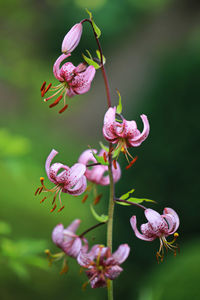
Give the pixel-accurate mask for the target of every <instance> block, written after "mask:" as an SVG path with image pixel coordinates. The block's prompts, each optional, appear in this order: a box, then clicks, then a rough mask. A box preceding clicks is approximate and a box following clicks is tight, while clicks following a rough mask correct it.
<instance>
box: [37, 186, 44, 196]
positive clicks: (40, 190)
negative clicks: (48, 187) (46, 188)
mask: <svg viewBox="0 0 200 300" xmlns="http://www.w3.org/2000/svg"><path fill="white" fill-rule="evenodd" d="M42 190H43V186H42V187H41V188H40V189H39V192H38V194H39V195H40V194H41V192H42Z"/></svg>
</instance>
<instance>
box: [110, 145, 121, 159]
mask: <svg viewBox="0 0 200 300" xmlns="http://www.w3.org/2000/svg"><path fill="white" fill-rule="evenodd" d="M120 152H121V147H118V148H116V149H115V150H114V152H112V157H113V158H116V157H118V156H119V154H120Z"/></svg>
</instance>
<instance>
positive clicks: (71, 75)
mask: <svg viewBox="0 0 200 300" xmlns="http://www.w3.org/2000/svg"><path fill="white" fill-rule="evenodd" d="M70 55H71V54H70V53H69V54H67V55H65V54H62V55H60V56H59V57H58V59H57V60H56V62H55V64H54V67H53V73H54V76H55V78H56V79H58V80H59V81H60V84H59V85H57V86H53V87H51V84H49V85H48V86H47V88H46V87H45V85H46V82H44V83H43V85H42V87H41V95H42V97H43V96H44V95H45V94H46V93H47V92H48V90H49V89H50V88H51V89H52V90H53V91H54V94H53V95H51V96H50V97H48V98H45V99H44V101H45V102H46V101H48V100H50V99H52V98H53V97H55V96H57V95H60V96H59V97H58V98H57V99H56V100H55V101H54V102H53V103H52V104H50V106H49V107H54V106H56V105H57V104H58V103H59V102H60V100H61V99H62V98H63V95H64V107H63V108H62V109H61V110H60V111H59V113H62V112H63V111H64V110H65V109H66V108H67V107H68V105H67V104H66V96H68V97H73V96H75V95H80V94H84V93H86V92H88V91H89V89H90V86H91V82H92V80H93V78H94V75H95V72H96V70H95V68H94V67H93V66H89V67H86V65H85V64H84V63H81V64H79V65H78V66H77V67H75V66H74V65H73V64H72V63H71V62H67V63H65V64H63V65H62V67H60V64H61V63H62V62H63V60H65V59H66V58H67V57H69V56H70Z"/></svg>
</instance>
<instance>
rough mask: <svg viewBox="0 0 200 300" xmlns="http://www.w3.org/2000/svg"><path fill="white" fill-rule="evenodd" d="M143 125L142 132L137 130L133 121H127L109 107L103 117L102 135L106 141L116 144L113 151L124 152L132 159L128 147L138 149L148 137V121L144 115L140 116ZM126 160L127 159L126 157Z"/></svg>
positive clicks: (114, 109)
mask: <svg viewBox="0 0 200 300" xmlns="http://www.w3.org/2000/svg"><path fill="white" fill-rule="evenodd" d="M141 119H142V121H143V124H144V128H143V131H142V132H140V131H139V130H138V129H137V125H136V122H135V121H127V120H126V119H124V117H123V116H122V115H119V114H116V107H110V108H109V109H108V110H107V112H106V114H105V116H104V125H103V135H104V137H105V139H106V140H107V141H109V142H110V143H112V144H117V147H116V148H115V150H118V151H117V153H118V154H119V153H120V151H122V152H124V153H125V155H126V157H127V154H128V155H129V156H130V157H131V158H132V159H133V157H132V156H131V155H130V153H129V152H128V149H127V148H128V147H138V146H140V145H141V143H142V142H143V141H144V140H145V139H146V138H147V137H148V135H149V130H150V127H149V121H148V119H147V116H146V115H141ZM127 160H128V157H127Z"/></svg>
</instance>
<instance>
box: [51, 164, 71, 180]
mask: <svg viewBox="0 0 200 300" xmlns="http://www.w3.org/2000/svg"><path fill="white" fill-rule="evenodd" d="M61 169H64V171H62V172H61V173H59V174H58V172H59V170H61ZM57 174H58V175H57ZM68 176H69V167H68V166H65V165H63V164H61V163H55V164H53V165H52V166H51V167H50V170H49V176H48V177H49V179H50V180H51V181H53V182H54V183H65V184H67V182H68Z"/></svg>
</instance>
